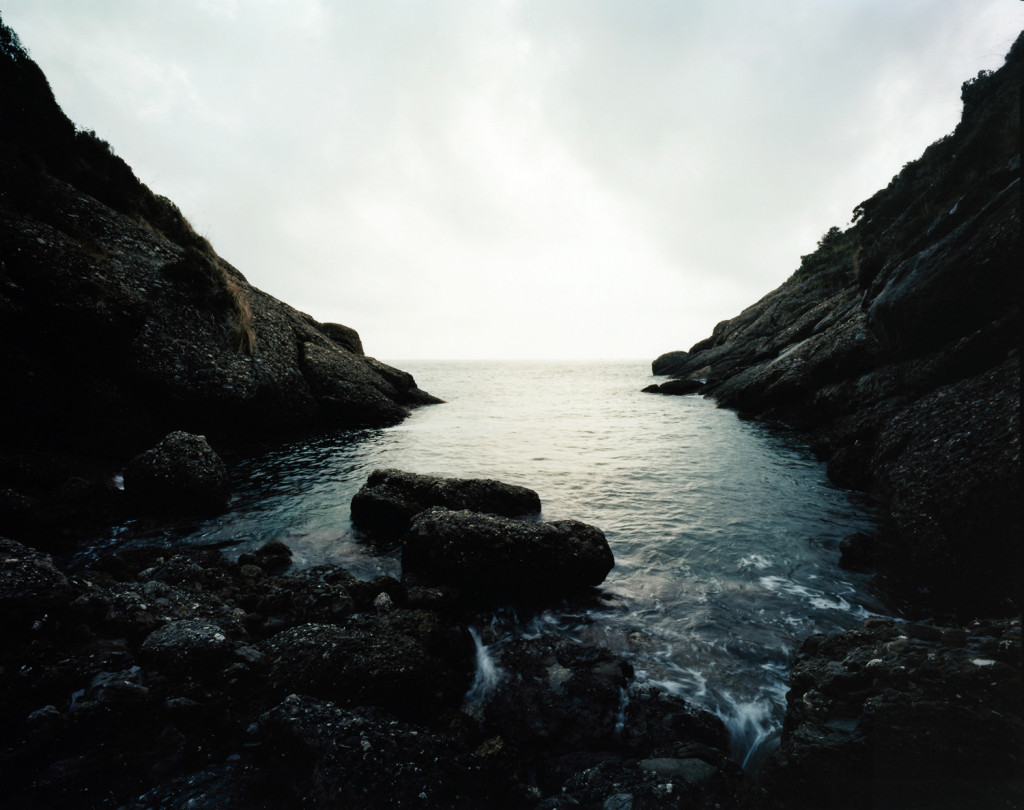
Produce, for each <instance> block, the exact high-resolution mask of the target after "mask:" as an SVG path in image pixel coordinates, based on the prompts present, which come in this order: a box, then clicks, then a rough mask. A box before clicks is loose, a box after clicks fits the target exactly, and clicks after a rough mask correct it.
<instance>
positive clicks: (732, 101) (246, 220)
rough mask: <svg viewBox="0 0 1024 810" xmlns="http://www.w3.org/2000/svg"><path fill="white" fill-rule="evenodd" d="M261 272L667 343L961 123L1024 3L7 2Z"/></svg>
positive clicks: (84, 96)
mask: <svg viewBox="0 0 1024 810" xmlns="http://www.w3.org/2000/svg"><path fill="white" fill-rule="evenodd" d="M4 20H5V22H6V23H8V24H9V25H11V26H12V27H13V28H14V29H15V30H16V31H18V32H19V34H20V35H21V37H22V40H23V41H24V42H25V43H26V45H27V46H28V47H29V49H30V51H31V53H32V55H33V57H34V58H35V59H36V60H37V61H38V62H39V63H40V65H41V67H42V68H43V70H44V71H45V72H46V73H47V76H48V77H49V79H50V82H51V84H52V86H53V87H54V91H55V93H56V95H57V98H58V101H59V102H60V103H61V104H62V106H63V107H64V109H65V111H66V112H68V114H69V115H70V117H71V118H72V119H73V120H75V121H76V122H77V123H78V124H80V125H82V126H85V127H89V128H94V129H96V130H97V132H98V133H99V134H100V135H101V136H102V137H104V138H105V139H107V140H109V141H110V142H111V143H112V144H113V145H114V148H115V150H116V151H117V152H118V153H119V154H121V155H122V156H124V157H125V158H126V160H128V162H129V163H130V164H131V165H132V166H133V167H134V168H135V169H136V172H137V173H138V174H139V176H140V177H142V178H143V179H144V180H145V181H146V182H147V183H149V184H150V185H151V186H152V187H153V188H154V189H155V190H156V191H158V192H160V193H165V194H167V195H168V196H170V197H171V198H172V199H174V200H175V201H176V202H178V203H179V205H181V207H182V208H183V210H184V211H185V213H186V215H188V216H189V217H190V219H191V220H192V221H193V224H194V225H195V226H196V227H197V228H198V229H199V230H200V231H203V232H205V233H207V235H208V236H210V237H211V239H212V241H213V242H214V245H215V246H216V247H217V248H218V250H219V251H220V252H221V253H222V255H224V256H225V257H226V258H227V259H228V260H230V261H232V262H233V263H234V264H236V265H237V266H238V267H239V269H241V270H242V271H243V272H244V273H245V274H246V275H247V276H248V277H249V279H250V280H251V281H252V282H253V283H255V284H257V285H258V286H260V287H262V288H263V289H265V290H267V291H268V292H270V293H272V294H274V295H277V296H278V297H280V298H282V299H284V300H285V301H287V302H289V303H291V304H292V305H294V306H296V307H298V308H300V309H304V310H306V311H308V312H310V313H311V314H313V315H314V316H315V317H318V318H320V319H323V320H337V321H341V322H344V323H348V324H349V325H351V326H353V327H355V328H356V329H358V330H359V331H360V332H361V333H362V335H363V339H364V343H365V345H366V346H367V348H368V350H369V351H370V352H371V353H374V354H376V355H377V356H380V357H383V358H402V357H543V356H548V357H573V356H579V357H583V356H596V357H602V356H603V357H615V356H632V357H653V356H655V355H657V354H659V353H661V352H662V351H666V350H669V349H674V348H686V347H688V346H689V345H691V344H692V343H693V342H695V341H696V340H698V339H700V338H702V337H704V336H706V335H707V334H708V333H709V332H710V329H711V327H712V326H713V325H714V324H715V323H716V322H717V321H719V320H721V319H723V318H726V317H730V316H732V315H734V314H736V313H737V312H739V310H740V309H742V308H743V307H745V306H746V305H748V304H750V303H752V302H753V301H754V300H756V298H758V297H760V296H761V295H763V294H764V293H765V292H767V291H768V290H769V289H771V288H772V287H774V286H776V285H777V284H779V283H780V282H781V281H782V280H784V279H785V278H786V276H788V275H789V273H790V272H791V271H792V270H793V269H795V267H796V266H797V264H798V263H799V256H800V254H801V253H806V252H807V251H808V250H810V249H811V248H813V246H814V243H815V242H816V240H817V238H818V237H819V236H820V235H821V233H822V232H824V231H825V230H826V229H827V228H828V227H829V226H831V225H833V224H840V225H841V224H844V223H845V222H846V220H847V219H848V217H849V213H850V211H851V209H852V208H853V206H854V205H856V204H857V203H858V202H860V201H861V200H862V199H865V198H866V197H868V196H870V195H871V194H872V193H873V192H874V191H875V190H877V188H879V187H881V186H883V185H885V184H886V183H887V182H888V180H889V178H890V177H891V175H892V174H894V173H895V172H896V171H898V169H899V168H900V166H901V165H902V164H903V163H904V162H906V161H907V160H910V159H912V158H914V157H916V156H917V155H918V154H919V153H920V152H921V151H922V149H923V148H924V147H925V146H926V145H927V144H928V143H929V142H930V141H932V140H934V139H935V138H937V137H939V136H940V135H942V134H944V133H945V132H948V131H949V130H951V129H952V127H953V126H954V125H955V123H956V120H957V117H958V115H959V109H960V103H959V85H960V83H961V82H962V81H964V80H965V79H966V78H969V77H970V76H972V75H974V74H975V73H976V72H977V71H978V70H979V69H981V68H994V67H997V66H998V65H999V64H1001V62H1002V57H1003V56H1004V54H1005V51H1006V50H1007V49H1008V47H1009V45H1010V43H1011V42H1012V41H1013V39H1014V38H1015V36H1016V34H1017V32H1019V30H1020V29H1021V27H1022V24H1024V12H1022V5H1021V4H1020V3H1019V2H1017V0H987V1H986V2H980V0H888V1H887V2H881V0H843V2H835V3H822V2H812V1H811V0H784V1H783V2H779V3H774V4H765V3H763V2H754V0H736V2H732V3H721V2H712V1H711V0H699V1H697V2H687V3H680V2H669V0H646V1H645V2H642V3H623V2H616V1H615V0H586V2H584V1H583V0H564V2H557V3H552V2H549V0H505V1H504V2H501V3H477V2H469V1H468V0H464V1H463V0H444V1H443V2H435V3H430V4H426V3H414V4H410V3H399V2H389V1H388V0H381V2H376V3H372V4H370V3H362V2H357V0H349V1H348V2H317V1H316V0H259V2H257V1H256V0H253V2H246V3H238V2H235V1H234V0H192V2H184V1H183V0H182V1H181V2H175V3H173V4H171V3H165V2H159V0H7V1H6V2H5V3H4Z"/></svg>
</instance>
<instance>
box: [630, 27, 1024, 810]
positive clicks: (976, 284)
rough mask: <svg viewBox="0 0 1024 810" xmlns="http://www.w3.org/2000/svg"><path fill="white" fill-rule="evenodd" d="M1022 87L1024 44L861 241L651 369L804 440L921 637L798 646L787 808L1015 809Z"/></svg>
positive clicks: (883, 585) (973, 93)
mask: <svg viewBox="0 0 1024 810" xmlns="http://www.w3.org/2000/svg"><path fill="white" fill-rule="evenodd" d="M1022 83H1024V36H1022V37H1019V38H1018V39H1017V41H1016V43H1015V44H1014V46H1013V48H1012V49H1011V51H1010V54H1009V55H1008V57H1007V60H1006V64H1005V65H1004V66H1003V67H1002V68H1001V69H1000V70H999V71H996V72H994V73H982V74H979V76H978V77H977V78H976V79H974V80H972V81H970V82H967V83H965V85H964V88H963V101H964V112H963V119H962V121H961V123H960V124H959V125H958V127H957V129H956V131H955V132H953V133H952V134H951V135H950V136H948V137H947V138H944V139H942V140H940V141H938V142H937V143H935V144H933V145H932V146H931V147H929V149H928V150H927V151H926V152H925V154H924V155H923V156H922V157H921V158H920V159H919V160H917V161H912V162H911V163H908V164H907V165H906V166H905V167H904V169H903V171H902V172H901V173H900V174H899V175H897V176H896V177H894V178H893V181H892V183H890V185H889V186H888V188H886V189H883V190H881V191H879V192H878V193H877V194H876V195H874V196H873V197H872V198H870V199H869V200H866V201H864V202H863V203H861V204H860V205H859V206H857V208H856V209H855V210H854V224H853V225H852V226H851V227H850V228H849V229H848V230H846V231H841V230H840V229H838V228H833V229H831V230H830V231H829V232H828V233H826V234H825V235H824V236H823V237H822V239H821V241H820V242H819V244H818V249H817V251H815V252H814V253H812V254H809V255H807V256H804V257H802V264H801V267H800V269H799V270H798V271H797V272H796V273H794V275H793V276H792V277H791V278H790V279H789V280H788V281H786V282H785V283H784V284H783V285H782V286H781V287H779V288H778V289H776V290H774V291H773V292H771V293H769V294H768V295H766V296H765V297H764V298H763V299H761V300H760V301H758V302H757V303H756V304H754V305H752V306H751V307H749V308H747V309H746V310H744V311H743V312H742V313H741V314H740V315H739V316H737V317H735V318H733V319H731V320H728V321H723V322H722V323H719V324H718V325H717V326H716V327H715V329H714V332H713V334H712V335H711V336H710V337H708V338H707V339H705V340H702V341H700V342H699V343H697V344H696V345H694V346H693V347H692V348H691V349H690V350H689V351H673V352H669V353H666V354H664V355H662V356H661V357H659V358H657V359H656V360H655V361H654V363H653V364H652V370H653V372H654V374H655V375H670V376H672V377H674V378H677V380H678V381H677V380H672V381H670V382H668V383H663V384H662V385H660V386H655V387H652V390H651V392H652V393H701V394H703V395H705V396H709V397H712V398H714V399H715V400H717V401H718V403H719V404H720V405H721V406H723V407H729V408H733V409H736V410H737V411H739V412H740V414H741V415H743V416H744V417H745V418H755V419H759V420H764V421H766V422H769V423H771V422H775V423H781V424H785V425H787V426H789V427H796V428H798V429H800V430H802V431H804V432H805V433H806V435H808V436H809V437H810V439H811V441H812V443H813V446H814V447H815V448H816V449H817V450H818V452H819V453H820V455H821V457H822V458H823V459H825V460H827V462H828V472H829V476H830V477H831V478H832V479H833V480H834V481H835V482H836V483H837V484H839V485H841V486H845V487H850V488H854V489H860V490H864V491H867V492H870V493H872V494H873V495H875V496H876V497H877V499H878V501H879V503H880V504H881V505H882V506H883V508H884V512H885V517H886V521H885V523H884V525H883V527H882V530H881V531H880V532H879V533H878V534H877V535H874V536H867V535H856V536H853V537H850V538H848V539H847V540H846V541H844V543H843V544H842V547H841V548H842V554H843V556H842V559H841V561H840V564H841V565H844V566H847V567H850V568H856V569H859V570H866V571H871V572H874V573H875V575H876V584H877V586H878V588H879V591H880V593H881V594H883V595H884V598H887V599H892V600H898V602H899V604H900V606H901V608H902V609H903V610H904V611H905V612H906V613H907V614H909V615H913V616H914V617H915V618H916V619H917V620H918V622H919V623H912V622H908V623H894V622H891V621H888V620H880V619H873V620H869V621H868V622H866V623H865V626H864V627H863V628H862V629H860V630H852V631H848V632H845V633H838V634H834V635H830V636H826V637H821V636H813V637H811V638H809V639H808V640H807V641H806V642H805V643H804V644H803V646H802V647H801V649H800V651H799V653H798V655H797V658H796V660H795V662H794V664H793V669H792V676H791V677H792V682H791V689H790V692H789V694H788V697H787V713H786V720H785V726H784V728H783V734H782V740H781V746H780V748H779V750H778V751H777V752H775V753H774V754H773V755H772V756H771V757H770V758H769V760H768V762H767V764H766V766H765V768H764V772H763V774H762V786H763V787H764V788H765V789H766V791H767V793H768V795H769V796H770V797H771V798H772V801H773V802H776V803H778V804H779V806H784V807H787V808H789V807H800V808H803V807H806V808H812V807H830V808H831V807H851V808H853V807H866V806H874V807H892V808H903V807H927V808H936V807H942V808H945V807H949V808H954V807H986V808H989V807H1005V808H1010V807H1015V806H1018V805H1019V804H1020V803H1021V802H1022V801H1024V681H1022V661H1021V620H1020V616H1021V608H1022V605H1024V598H1022V597H1024V591H1022V588H1024V577H1022V576H1021V571H1022V570H1024V556H1022V546H1021V543H1020V537H1021V536H1022V525H1021V505H1022V502H1024V492H1022V488H1021V465H1020V450H1021V423H1020V348H1021V344H1020V336H1021V324H1020V292H1021V278H1022V276H1021V272H1020V268H1021V267H1024V249H1022V242H1021V178H1020V168H1021V163H1020V87H1021V85H1022ZM680 384H682V385H681V386H680V387H678V388H674V387H673V386H677V385H680ZM682 386H689V390H687V389H686V388H685V387H682ZM645 390H648V389H645Z"/></svg>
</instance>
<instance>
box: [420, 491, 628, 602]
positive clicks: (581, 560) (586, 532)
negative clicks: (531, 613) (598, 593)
mask: <svg viewBox="0 0 1024 810" xmlns="http://www.w3.org/2000/svg"><path fill="white" fill-rule="evenodd" d="M614 565H615V558H614V556H613V555H612V551H611V548H609V546H608V541H607V540H606V539H605V536H604V533H603V532H602V531H601V530H600V529H598V528H597V527H595V526H590V525H588V524H586V523H581V522H579V521H577V520H559V521H554V522H551V523H539V522H537V521H533V520H514V519H512V518H505V517H497V516H494V515H482V514H479V513H477V512H470V511H466V510H462V511H457V512H453V511H451V510H449V509H445V508H443V507H433V508H431V509H428V510H427V511H425V512H421V513H420V514H418V515H417V516H416V517H415V518H414V519H413V523H412V526H411V528H410V529H409V532H408V533H407V534H406V535H405V537H404V538H403V539H402V572H403V575H409V576H411V577H412V578H414V579H415V580H418V581H422V582H424V583H428V584H437V583H441V584H447V585H452V586H455V587H457V588H458V589H459V590H460V591H461V592H462V593H463V594H464V595H465V596H467V597H469V598H470V599H473V600H480V601H484V602H490V603H494V602H496V601H501V600H511V601H523V600H526V601H529V600H532V599H545V598H551V597H560V596H569V595H572V594H578V593H580V592H583V591H586V590H589V589H591V588H595V587H597V586H598V585H600V584H601V583H602V582H603V581H604V578H605V577H606V576H607V575H608V572H609V571H611V570H612V568H613V567H614Z"/></svg>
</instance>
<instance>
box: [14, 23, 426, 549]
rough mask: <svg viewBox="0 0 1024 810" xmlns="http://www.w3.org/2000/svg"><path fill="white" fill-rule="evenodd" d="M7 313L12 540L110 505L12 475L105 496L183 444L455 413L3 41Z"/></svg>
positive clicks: (72, 522) (61, 527)
mask: <svg viewBox="0 0 1024 810" xmlns="http://www.w3.org/2000/svg"><path fill="white" fill-rule="evenodd" d="M0 313H2V314H0V346H2V348H3V350H2V351H0V377H2V379H3V380H4V395H3V397H2V398H0V489H4V490H6V491H5V492H4V497H3V498H0V507H6V508H5V509H4V512H2V513H0V524H2V525H3V526H4V527H5V528H6V529H7V530H11V531H18V532H19V533H21V534H22V535H23V536H26V537H27V536H28V533H30V532H33V531H35V530H36V529H39V528H42V529H50V528H51V527H52V528H53V532H54V533H56V534H60V533H61V532H62V531H63V530H64V528H65V527H67V526H75V525H80V524H81V523H82V521H80V520H78V518H81V517H85V518H89V517H90V516H89V514H88V511H87V509H86V508H85V506H84V504H85V503H87V502H89V501H90V500H91V501H92V502H93V503H97V502H98V501H99V499H96V498H93V499H89V498H86V497H84V496H83V497H76V496H73V495H71V496H69V495H68V494H67V493H66V492H65V491H66V490H67V483H68V481H69V480H70V479H69V477H63V478H58V480H55V481H54V480H47V481H45V482H43V481H40V480H35V481H30V480H27V478H26V476H24V475H21V474H19V473H18V472H17V471H16V470H15V469H14V468H15V467H16V466H18V465H17V464H14V463H7V461H8V459H12V458H21V457H24V456H26V455H31V456H35V463H40V460H44V459H49V460H50V461H51V462H52V463H53V464H54V466H62V467H69V466H70V467H74V469H73V471H72V473H71V476H70V478H74V479H79V480H81V479H84V480H85V482H86V486H88V488H90V489H91V490H92V491H93V492H100V490H101V488H102V486H103V482H104V481H109V479H110V477H111V475H110V474H109V473H108V474H107V475H106V476H105V478H95V477H92V476H91V474H89V473H91V470H92V468H93V467H95V466H96V462H95V459H102V460H104V461H105V462H106V463H108V464H112V465H113V466H114V467H115V469H116V467H117V466H119V465H121V464H123V463H124V462H125V460H127V459H128V458H131V457H132V456H133V455H135V454H137V453H138V452H140V451H141V450H144V449H145V448H147V447H151V446H152V445H153V444H154V443H155V442H157V441H158V440H159V439H160V438H161V437H162V436H164V435H166V434H167V433H168V432H170V431H172V430H185V431H188V432H192V433H197V434H202V435H205V436H207V437H208V438H209V439H210V441H211V442H212V443H213V444H214V445H215V446H217V447H221V446H223V445H226V444H229V443H230V444H233V443H241V442H248V441H251V440H252V439H253V437H254V436H259V437H260V439H263V438H265V437H267V436H268V435H271V434H286V433H294V432H297V431H309V430H312V429H322V428H327V427H337V426H341V427H353V426H366V425H369V426H376V425H388V424H393V423H396V422H398V421H400V420H401V419H402V418H403V417H404V416H405V415H406V413H407V409H408V408H409V407H411V406H415V405H420V404H424V403H428V402H437V401H439V400H436V399H435V398H433V397H431V396H430V395H428V394H426V393H424V392H423V391H420V390H419V389H418V388H417V387H416V384H415V381H414V380H413V378H412V377H411V376H410V375H409V374H407V373H405V372H401V371H398V370H397V369H392V368H390V367H389V366H387V365H385V364H383V363H380V362H378V361H376V360H373V359H372V358H368V357H366V356H364V354H363V347H362V344H361V342H360V340H359V336H358V334H357V333H356V332H355V331H354V330H352V329H350V328H349V327H345V326H341V325H339V324H319V323H317V322H316V321H315V320H313V319H312V318H311V317H309V316H308V315H304V314H303V313H301V312H297V311H296V310H294V309H292V308H291V307H289V306H287V305H286V304H283V303H281V302H280V301H278V300H276V299H275V298H272V297H271V296H269V295H267V294H265V293H263V292H261V291H260V290H258V289H256V288H254V287H252V286H251V285H249V284H248V282H247V281H246V280H245V278H244V277H243V276H242V274H241V273H239V272H238V270H236V269H235V268H234V267H232V266H231V265H230V264H229V263H228V262H226V261H225V260H224V259H222V258H221V257H220V256H218V255H217V254H216V253H215V252H214V250H213V249H212V248H211V246H210V245H209V243H208V242H207V241H206V240H205V239H203V238H202V237H201V236H199V235H198V234H196V233H195V232H194V231H193V230H192V228H191V227H190V226H189V224H188V222H187V220H186V219H185V218H184V217H183V216H182V214H181V212H180V211H179V210H178V209H177V208H176V207H175V205H174V204H173V203H172V202H171V201H170V200H167V199H166V198H163V197H160V196H158V195H156V194H154V193H153V192H152V191H150V189H149V188H147V187H146V186H145V185H144V184H143V183H142V182H140V181H139V179H138V178H137V177H136V176H135V175H134V173H133V172H132V170H131V168H130V167H128V166H127V165H126V164H125V163H124V161H123V160H121V159H120V158H118V157H117V156H116V155H114V154H113V152H112V151H111V149H110V146H109V144H107V143H105V142H104V141H102V140H100V139H99V138H98V137H96V135H95V134H94V133H91V132H85V131H82V130H78V129H76V127H75V126H74V124H72V122H71V121H69V120H68V119H67V117H66V116H65V115H64V113H63V112H62V111H61V109H60V107H59V106H58V104H57V102H56V100H55V99H54V97H53V94H52V92H51V90H50V87H49V85H48V83H47V81H46V78H45V77H44V76H43V74H42V72H41V71H40V70H39V68H38V67H37V66H36V65H35V63H34V62H32V60H31V59H30V58H29V56H28V55H27V53H26V52H25V51H24V49H22V48H21V46H20V44H19V43H18V40H17V37H16V36H15V35H14V34H13V32H11V31H10V30H9V29H8V28H6V27H5V26H3V25H2V23H0ZM47 454H48V455H47ZM54 454H58V455H59V456H60V464H59V465H58V464H57V462H56V461H54V460H53V459H51V456H53V455H54ZM82 457H85V459H86V460H85V461H80V459H81V458H82ZM71 462H75V463H74V464H71ZM53 477H54V478H57V476H56V475H54V476H53ZM77 489H78V491H81V490H82V489H83V486H82V485H81V484H79V485H77ZM51 506H56V507H57V509H56V510H54V509H49V507H51ZM48 510H49V513H50V514H53V515H55V517H41V516H40V515H44V514H46V513H47V511H48ZM64 514H66V517H67V519H66V520H63V519H62V515H64ZM95 518H96V519H97V520H99V521H100V522H102V518H100V516H99V515H98V514H97V515H96V516H95Z"/></svg>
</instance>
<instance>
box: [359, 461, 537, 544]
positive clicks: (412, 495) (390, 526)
mask: <svg viewBox="0 0 1024 810" xmlns="http://www.w3.org/2000/svg"><path fill="white" fill-rule="evenodd" d="M432 506H443V507H445V508H446V509H452V510H459V509H468V510H470V511H473V512H484V513H487V514H492V515H504V516H505V517H517V516H519V515H534V514H537V513H539V512H540V496H539V495H537V493H536V492H534V491H533V490H532V489H527V488H526V487H521V486H516V485H515V484H506V483H504V482H502V481H495V480H493V479H489V478H443V477H440V476H433V475H419V474H417V473H410V472H404V471H402V470H374V471H373V472H372V473H370V476H369V478H368V479H367V481H366V483H365V484H364V485H363V486H362V487H361V488H360V489H359V491H358V492H357V493H356V494H355V496H354V497H353V498H352V506H351V510H352V522H353V523H354V524H355V525H356V527H357V528H359V529H360V530H361V531H363V532H366V533H367V534H369V535H371V536H374V537H379V538H387V539H391V540H396V539H398V538H400V537H401V536H402V535H403V534H404V533H405V532H406V531H408V529H409V526H410V525H411V524H412V518H413V517H414V516H415V515H417V514H418V513H420V512H423V511H425V510H427V509H429V508H430V507H432Z"/></svg>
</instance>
